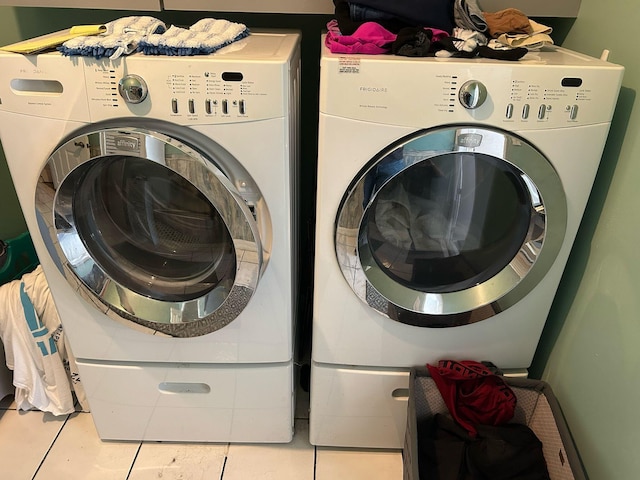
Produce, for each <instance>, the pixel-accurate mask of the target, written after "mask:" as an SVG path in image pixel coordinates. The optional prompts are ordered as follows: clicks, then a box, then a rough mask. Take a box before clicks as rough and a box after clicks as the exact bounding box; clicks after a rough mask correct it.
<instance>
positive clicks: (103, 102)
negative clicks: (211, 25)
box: [85, 56, 288, 124]
mask: <svg viewBox="0 0 640 480" xmlns="http://www.w3.org/2000/svg"><path fill="white" fill-rule="evenodd" d="M85 62H86V65H85V76H86V79H87V83H86V84H87V95H88V100H89V109H90V111H91V116H92V119H93V120H99V119H106V118H110V117H113V116H116V115H118V114H120V115H131V114H139V115H152V116H153V117H155V118H163V119H165V120H168V121H172V122H174V123H182V124H198V123H207V124H210V123H234V122H244V121H254V120H261V119H267V118H276V117H281V116H283V115H284V104H285V102H284V98H286V95H287V94H288V93H287V92H285V91H284V88H285V87H284V85H285V84H286V82H284V81H283V74H285V72H284V71H283V69H282V67H281V66H280V65H277V64H276V65H269V64H268V63H267V64H261V65H255V64H251V63H242V64H241V63H240V62H238V63H233V62H221V61H214V60H212V59H211V58H207V57H203V58H193V57H184V58H173V57H172V59H171V61H166V59H158V58H155V57H151V58H150V57H143V56H131V57H128V58H126V59H125V60H124V61H123V62H100V61H95V60H93V59H86V60H85Z"/></svg>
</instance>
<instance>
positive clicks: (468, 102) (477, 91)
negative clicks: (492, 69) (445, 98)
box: [458, 80, 487, 110]
mask: <svg viewBox="0 0 640 480" xmlns="http://www.w3.org/2000/svg"><path fill="white" fill-rule="evenodd" d="M486 99H487V87H485V86H484V85H483V84H482V83H480V82H478V81H477V80H469V81H468V82H465V83H464V84H463V85H462V86H461V87H460V91H459V92H458V100H460V103H461V104H462V106H463V107H464V108H467V109H469V110H473V109H474V108H478V107H479V106H481V105H482V104H483V103H484V101H485V100H486Z"/></svg>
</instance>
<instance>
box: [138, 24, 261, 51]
mask: <svg viewBox="0 0 640 480" xmlns="http://www.w3.org/2000/svg"><path fill="white" fill-rule="evenodd" d="M247 35H249V30H248V29H247V27H246V25H244V24H242V23H235V22H230V21H228V20H217V19H215V18H203V19H202V20H199V21H198V22H196V23H194V24H193V25H192V26H191V27H190V28H188V29H186V28H181V27H176V26H175V25H172V26H171V27H169V29H168V30H167V31H166V32H164V33H161V34H152V35H149V36H147V37H146V38H144V39H143V40H141V41H140V46H139V48H140V50H141V51H143V52H144V53H145V54H147V55H207V54H209V53H213V52H215V51H217V50H219V49H221V48H222V47H224V46H226V45H229V44H230V43H233V42H235V41H236V40H240V39H241V38H244V37H246V36H247Z"/></svg>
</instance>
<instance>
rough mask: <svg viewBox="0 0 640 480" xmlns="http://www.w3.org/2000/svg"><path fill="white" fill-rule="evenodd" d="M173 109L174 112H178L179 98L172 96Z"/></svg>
mask: <svg viewBox="0 0 640 480" xmlns="http://www.w3.org/2000/svg"><path fill="white" fill-rule="evenodd" d="M171 111H172V112H173V113H178V99H177V98H172V99H171Z"/></svg>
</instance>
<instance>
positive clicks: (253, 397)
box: [78, 361, 293, 443]
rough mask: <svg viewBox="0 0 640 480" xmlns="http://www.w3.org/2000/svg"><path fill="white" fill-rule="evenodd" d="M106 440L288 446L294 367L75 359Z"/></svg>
mask: <svg viewBox="0 0 640 480" xmlns="http://www.w3.org/2000/svg"><path fill="white" fill-rule="evenodd" d="M78 368H79V371H80V375H81V381H82V384H83V386H84V389H85V391H86V394H87V398H88V401H89V406H90V408H91V413H92V416H93V421H94V423H95V425H96V429H97V431H98V435H99V436H100V438H102V439H103V440H138V441H139V440H157V441H175V442H273V443H287V442H289V441H291V439H292V436H293V364H292V362H288V363H281V364H264V365H255V364H253V365H210V364H209V365H197V364H158V365H154V364H148V363H147V364H140V365H135V364H134V365H122V364H118V365H113V364H109V365H105V364H98V363H85V362H82V361H78Z"/></svg>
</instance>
